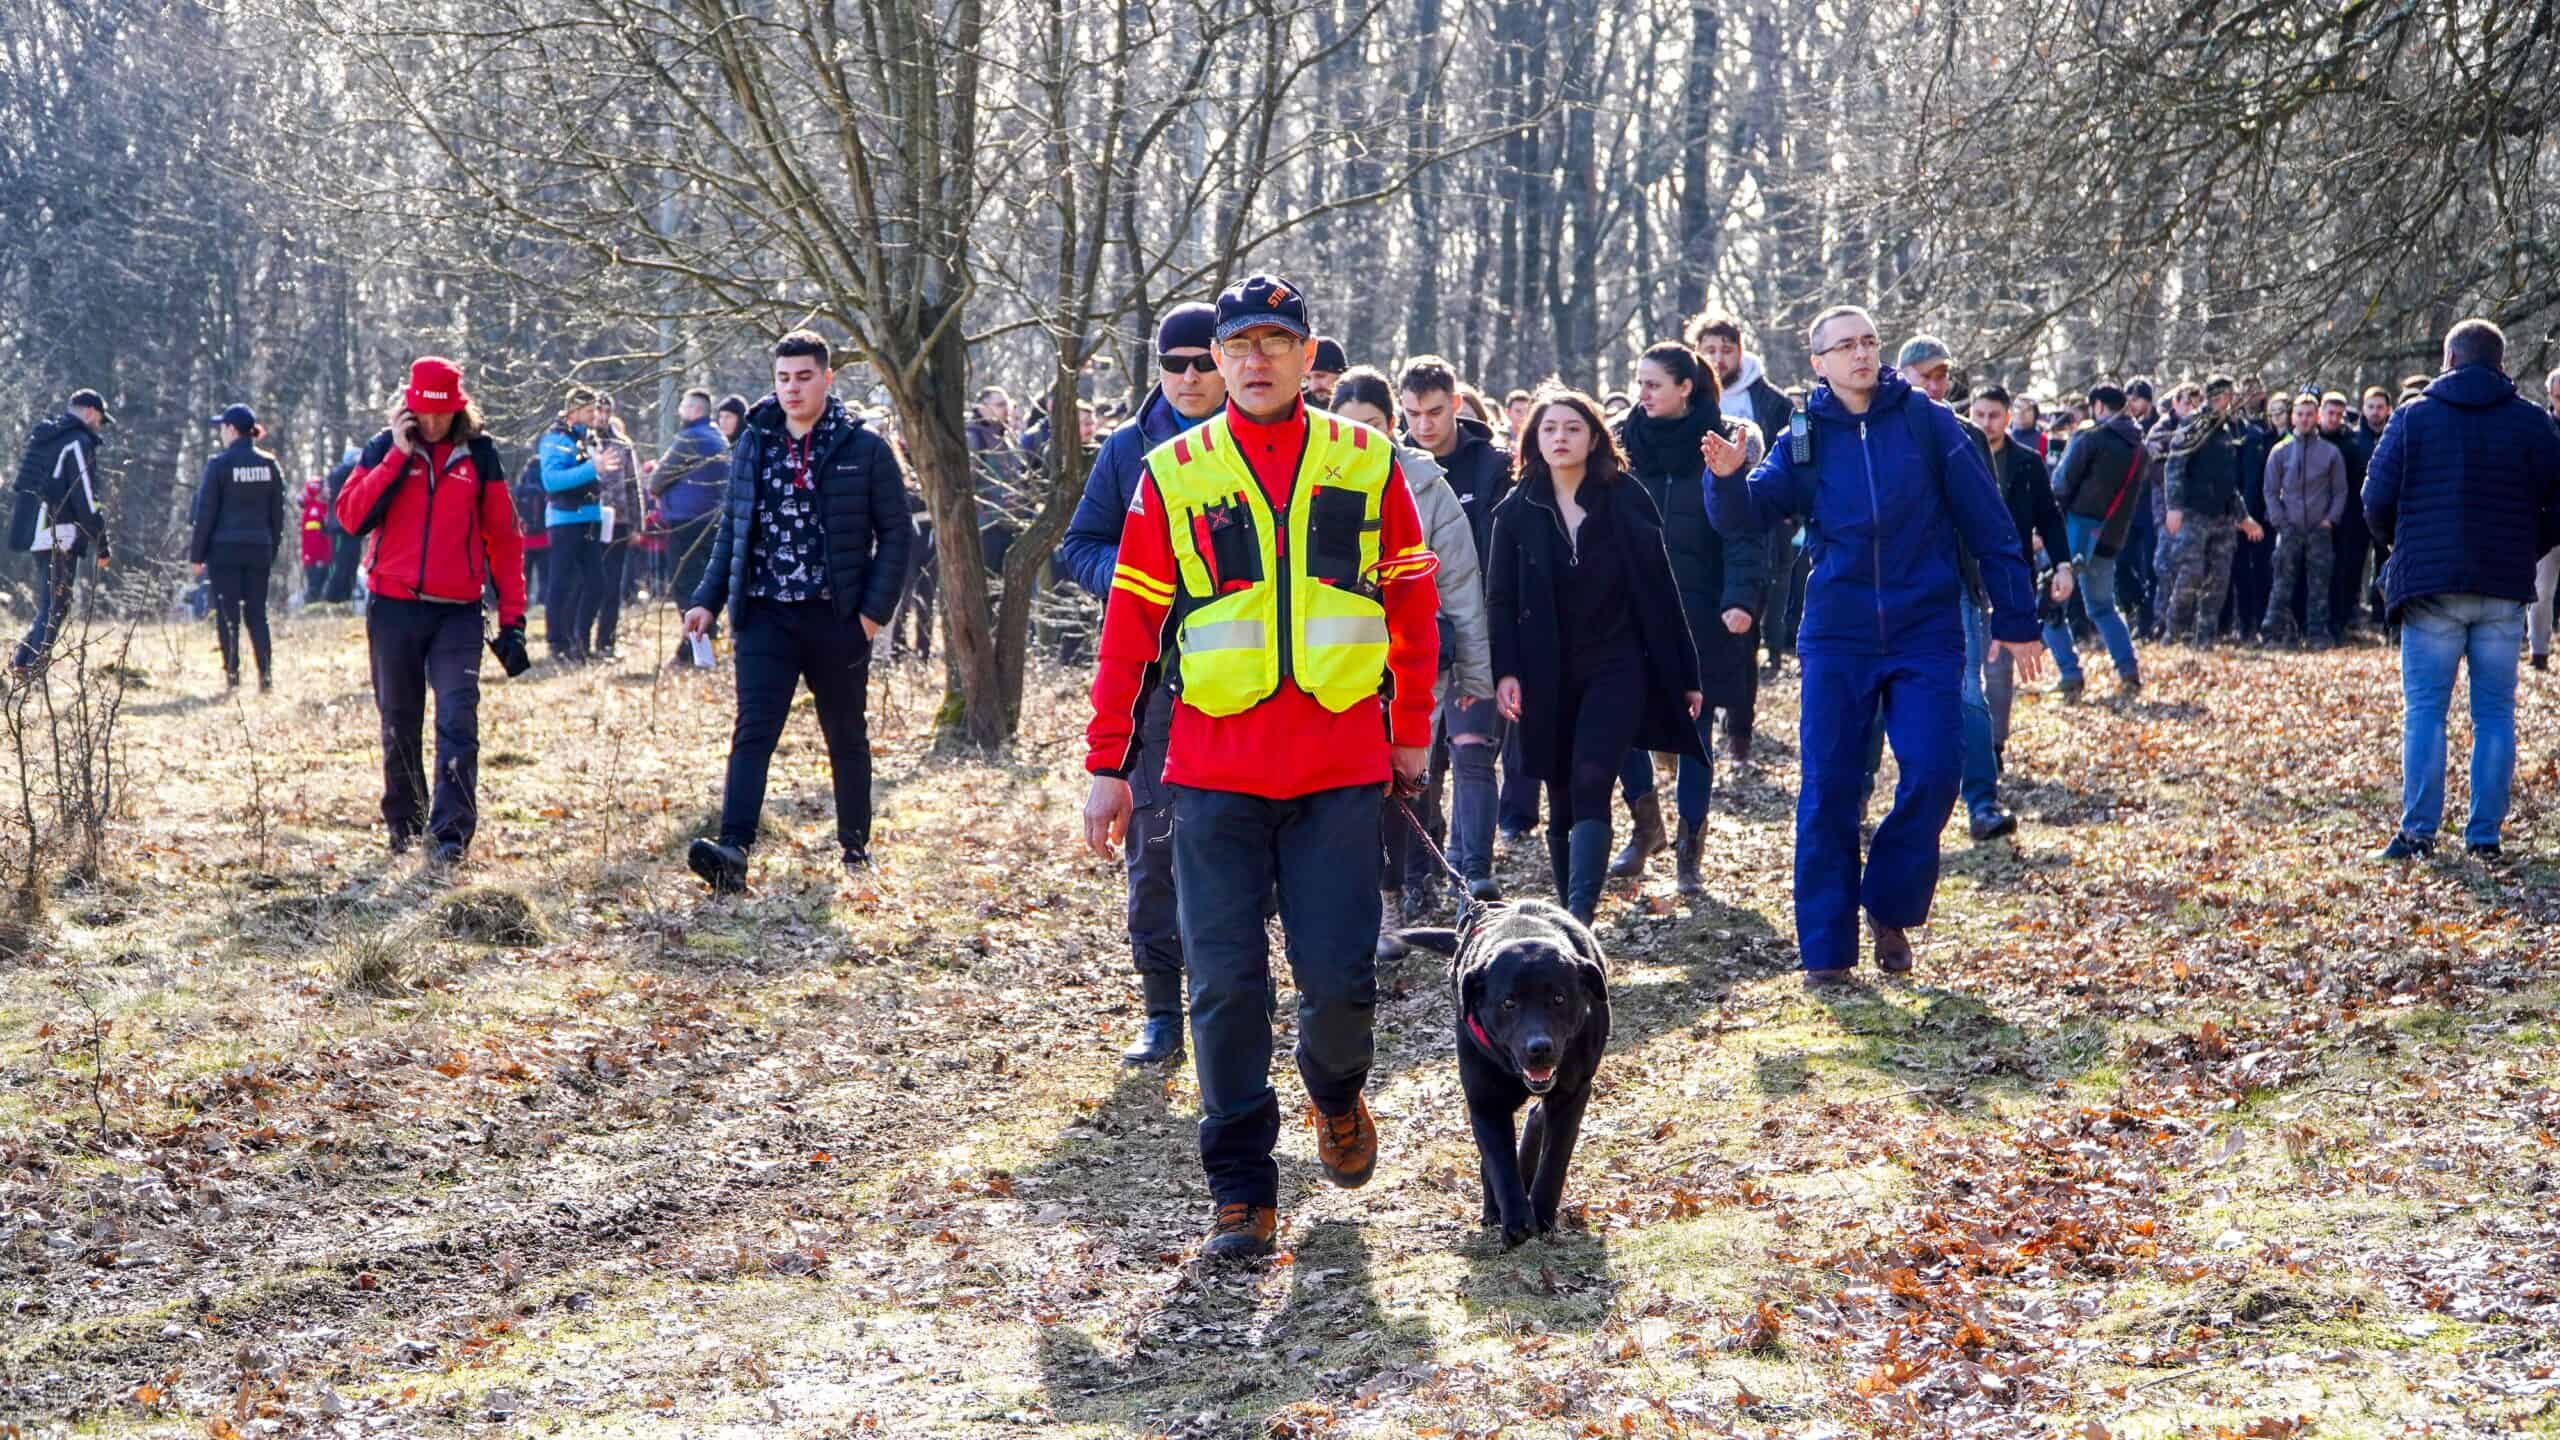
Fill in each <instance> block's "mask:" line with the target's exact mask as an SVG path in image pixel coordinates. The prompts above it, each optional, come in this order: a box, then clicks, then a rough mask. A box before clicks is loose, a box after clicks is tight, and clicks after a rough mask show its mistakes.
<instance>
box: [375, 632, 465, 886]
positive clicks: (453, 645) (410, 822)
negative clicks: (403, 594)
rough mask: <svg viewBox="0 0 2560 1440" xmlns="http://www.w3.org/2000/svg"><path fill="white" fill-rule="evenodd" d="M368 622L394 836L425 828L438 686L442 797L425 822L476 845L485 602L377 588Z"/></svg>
mask: <svg viewBox="0 0 2560 1440" xmlns="http://www.w3.org/2000/svg"><path fill="white" fill-rule="evenodd" d="M364 631H365V642H366V645H367V647H368V648H369V649H370V650H371V651H372V653H373V704H374V708H375V709H376V710H378V711H380V712H381V715H382V819H383V821H384V823H385V824H388V825H389V826H390V827H391V833H392V834H394V835H399V836H411V835H415V834H417V833H418V831H419V828H420V827H419V823H418V812H419V810H420V809H422V808H424V807H425V806H426V804H427V776H426V770H425V766H424V764H423V761H424V759H425V751H424V750H423V749H422V748H421V746H420V743H419V741H420V732H421V731H422V730H423V729H424V728H425V723H426V718H427V695H428V693H429V692H431V691H432V692H433V693H434V695H435V697H436V781H435V802H434V809H433V810H432V811H430V812H429V813H428V815H427V818H426V825H425V829H426V832H427V834H428V835H429V836H431V837H432V838H433V839H434V840H435V842H436V843H437V844H439V845H442V844H446V843H452V844H457V845H468V844H470V843H471V835H472V832H473V831H474V830H476V829H478V828H479V824H480V805H479V793H480V607H479V606H477V605H444V604H438V603H437V602H435V601H432V600H390V599H385V598H383V597H381V596H376V597H374V601H373V603H372V605H370V606H368V607H367V608H366V610H365V617H364Z"/></svg>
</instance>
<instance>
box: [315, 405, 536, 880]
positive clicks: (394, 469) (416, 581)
mask: <svg viewBox="0 0 2560 1440" xmlns="http://www.w3.org/2000/svg"><path fill="white" fill-rule="evenodd" d="M338 523H340V524H341V525H344V526H345V527H346V528H347V532H348V533H349V534H352V535H359V536H363V537H366V543H367V545H368V547H369V549H370V559H371V562H372V563H371V565H370V567H369V569H368V570H367V572H366V576H365V586H366V588H367V589H368V590H370V591H371V592H372V594H373V603H372V604H371V605H369V606H367V607H366V609H365V644H366V647H367V649H368V650H369V651H370V652H371V655H372V660H373V703H374V708H375V709H376V710H377V711H379V712H380V713H381V716H382V819H383V823H384V824H386V825H388V826H389V827H390V830H391V853H392V854H394V855H400V854H405V853H407V851H408V849H409V846H410V845H411V843H412V842H414V841H415V840H416V839H417V838H418V836H419V835H420V834H421V833H423V834H425V835H426V836H427V837H428V839H429V840H430V841H432V842H433V844H434V846H435V861H436V863H437V864H438V865H441V866H451V865H456V864H459V863H461V861H462V858H463V855H464V852H465V851H466V850H467V849H468V848H469V846H470V844H471V837H472V834H473V832H474V831H475V830H476V829H477V828H478V826H479V820H480V806H479V788H480V786H479V782H480V629H481V609H480V606H481V596H482V593H483V592H484V591H485V590H486V588H487V587H488V585H489V584H490V582H492V581H495V582H496V584H497V589H498V638H497V639H495V640H493V641H491V642H490V645H489V648H490V649H491V650H492V651H493V652H495V653H496V654H497V656H498V659H499V661H500V663H501V664H503V665H504V666H505V667H506V671H507V673H508V674H510V675H517V674H522V673H523V672H524V670H525V668H526V666H527V665H528V664H529V663H530V662H529V661H528V659H527V657H526V655H525V649H524V608H525V598H524V540H523V537H522V536H521V535H520V534H518V533H517V530H516V507H515V500H514V497H513V496H512V495H511V494H510V493H509V491H508V489H507V475H506V467H505V466H504V464H503V463H501V461H500V459H499V456H498V447H497V445H496V443H495V442H493V441H491V440H490V439H489V436H488V433H487V430H486V428H485V427H484V426H483V425H482V423H481V420H480V411H479V409H478V407H476V406H474V405H473V404H472V403H471V397H470V396H469V395H468V394H467V393H465V392H464V390H463V388H462V370H461V368H460V367H459V366H457V365H455V364H454V363H453V362H452V361H450V360H447V359H445V358H443V357H442V356H437V355H429V356H425V357H423V358H421V359H419V360H418V361H417V363H415V364H414V365H411V366H410V367H409V385H408V388H407V390H406V391H404V392H403V393H402V395H401V398H400V404H399V407H398V408H397V409H396V410H394V411H393V412H392V415H391V427H390V428H389V429H387V430H384V431H383V432H382V433H381V434H379V435H376V436H374V437H373V439H372V441H371V442H370V443H369V444H367V445H366V446H365V448H364V453H363V455H362V456H361V457H360V458H359V459H358V460H357V462H356V469H355V473H354V474H352V475H350V476H349V477H348V479H347V485H346V489H344V490H343V491H341V492H339V495H338ZM430 692H433V694H434V696H435V702H436V773H435V790H434V796H433V802H432V806H430V804H429V797H428V789H427V775H426V768H425V766H424V764H423V763H422V761H423V760H424V758H425V752H424V751H423V750H422V749H421V746H420V739H421V736H420V732H421V730H422V729H423V727H424V725H425V722H426V709H427V696H428V694H429V693H430ZM421 811H424V812H425V813H424V814H423V816H422V815H421V813H420V812H421Z"/></svg>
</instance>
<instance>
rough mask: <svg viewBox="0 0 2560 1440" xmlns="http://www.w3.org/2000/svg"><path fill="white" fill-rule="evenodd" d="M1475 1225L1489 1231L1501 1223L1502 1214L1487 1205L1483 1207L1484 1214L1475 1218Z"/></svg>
mask: <svg viewBox="0 0 2560 1440" xmlns="http://www.w3.org/2000/svg"><path fill="white" fill-rule="evenodd" d="M1476 1223H1477V1224H1478V1225H1482V1226H1485V1227H1486V1228H1488V1229H1490V1228H1492V1227H1493V1226H1496V1225H1499V1224H1501V1223H1502V1212H1501V1211H1500V1210H1497V1209H1495V1208H1494V1207H1493V1206H1491V1205H1487V1206H1485V1207H1484V1213H1483V1214H1482V1215H1479V1216H1477V1217H1476Z"/></svg>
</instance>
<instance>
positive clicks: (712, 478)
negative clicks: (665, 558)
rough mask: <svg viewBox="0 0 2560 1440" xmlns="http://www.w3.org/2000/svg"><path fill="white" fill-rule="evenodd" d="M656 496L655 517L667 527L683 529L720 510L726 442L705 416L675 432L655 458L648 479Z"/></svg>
mask: <svg viewBox="0 0 2560 1440" xmlns="http://www.w3.org/2000/svg"><path fill="white" fill-rule="evenodd" d="M649 488H650V489H651V490H653V491H655V492H656V493H657V496H658V516H659V518H660V519H661V520H663V521H664V522H665V523H667V524H669V525H687V524H691V523H692V522H693V521H696V520H699V519H701V518H702V517H703V516H705V515H709V514H711V513H712V512H714V511H716V510H718V509H719V508H720V502H721V500H722V499H723V498H724V497H725V496H726V495H727V494H728V492H729V442H728V441H727V440H726V439H723V438H722V437H721V434H720V427H719V426H717V425H714V424H712V423H711V420H710V417H708V416H705V417H704V418H702V419H700V420H696V421H694V422H693V423H692V424H690V425H687V426H685V427H684V428H683V429H682V430H679V431H677V432H676V438H675V440H674V441H673V442H672V443H670V444H669V445H668V446H667V453H666V454H664V455H662V456H660V457H659V458H658V473H657V474H655V475H652V476H650V477H649Z"/></svg>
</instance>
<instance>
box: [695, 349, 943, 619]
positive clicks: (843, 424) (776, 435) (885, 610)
mask: <svg viewBox="0 0 2560 1440" xmlns="http://www.w3.org/2000/svg"><path fill="white" fill-rule="evenodd" d="M827 408H828V409H830V410H833V411H835V412H836V418H837V420H838V422H839V423H838V425H837V426H836V428H835V431H834V434H835V438H834V440H833V441H831V442H830V443H829V444H828V446H827V448H826V449H825V450H823V451H820V452H818V453H817V454H815V455H812V456H810V457H809V464H810V468H811V469H813V470H815V471H817V473H818V498H819V505H818V520H819V523H820V524H822V525H824V526H825V527H826V531H827V591H828V594H829V595H830V596H832V597H833V603H834V605H835V611H836V616H837V618H838V619H843V620H850V619H852V618H853V617H854V615H855V614H856V613H857V612H858V613H860V614H863V615H868V616H870V617H871V619H872V620H873V621H874V622H875V623H878V624H881V625H886V624H888V623H889V611H890V610H891V609H892V608H893V607H894V606H896V604H897V603H898V591H899V588H900V587H901V586H902V585H903V584H904V583H905V582H906V578H907V541H908V538H909V537H910V536H912V535H913V534H914V533H915V527H914V526H913V525H911V524H909V523H908V521H907V487H906V481H905V478H904V477H903V476H902V475H901V474H900V473H899V470H898V457H897V455H896V454H895V453H894V452H892V451H891V450H890V449H889V442H888V441H886V440H883V439H881V438H880V437H879V436H877V435H874V434H873V433H871V431H870V429H869V428H868V427H866V426H865V425H864V424H863V423H862V417H861V416H860V415H857V414H855V413H854V412H853V411H851V410H848V409H846V408H844V403H843V402H842V401H840V400H837V399H835V398H834V397H833V396H829V397H828V399H827ZM788 443H789V432H788V431H786V430H785V429H784V428H783V420H782V402H780V401H778V400H776V399H774V398H773V397H772V396H771V395H767V396H766V397H764V398H763V399H762V400H759V401H757V402H756V403H755V404H754V405H752V406H750V407H748V410H747V423H746V424H745V425H744V426H742V427H741V428H740V429H739V431H738V443H737V446H736V448H734V449H732V450H731V451H730V452H729V497H728V509H727V511H726V512H725V513H724V514H722V515H721V517H720V522H719V525H718V527H717V528H716V529H714V530H713V531H712V539H711V560H710V563H709V564H708V565H706V566H704V568H703V571H702V583H701V584H700V585H699V586H697V587H695V589H694V592H693V603H694V604H696V605H699V606H702V607H703V608H705V609H717V608H719V607H720V606H721V605H723V604H726V605H727V606H728V607H729V623H730V624H731V625H732V626H735V625H736V624H737V623H738V621H739V619H740V618H741V616H742V615H743V613H744V612H745V610H746V604H747V576H748V574H749V572H751V571H753V570H754V569H755V560H754V558H753V557H754V554H755V528H756V472H757V471H759V470H761V469H762V468H764V452H765V449H766V447H767V446H772V445H783V444H788Z"/></svg>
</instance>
